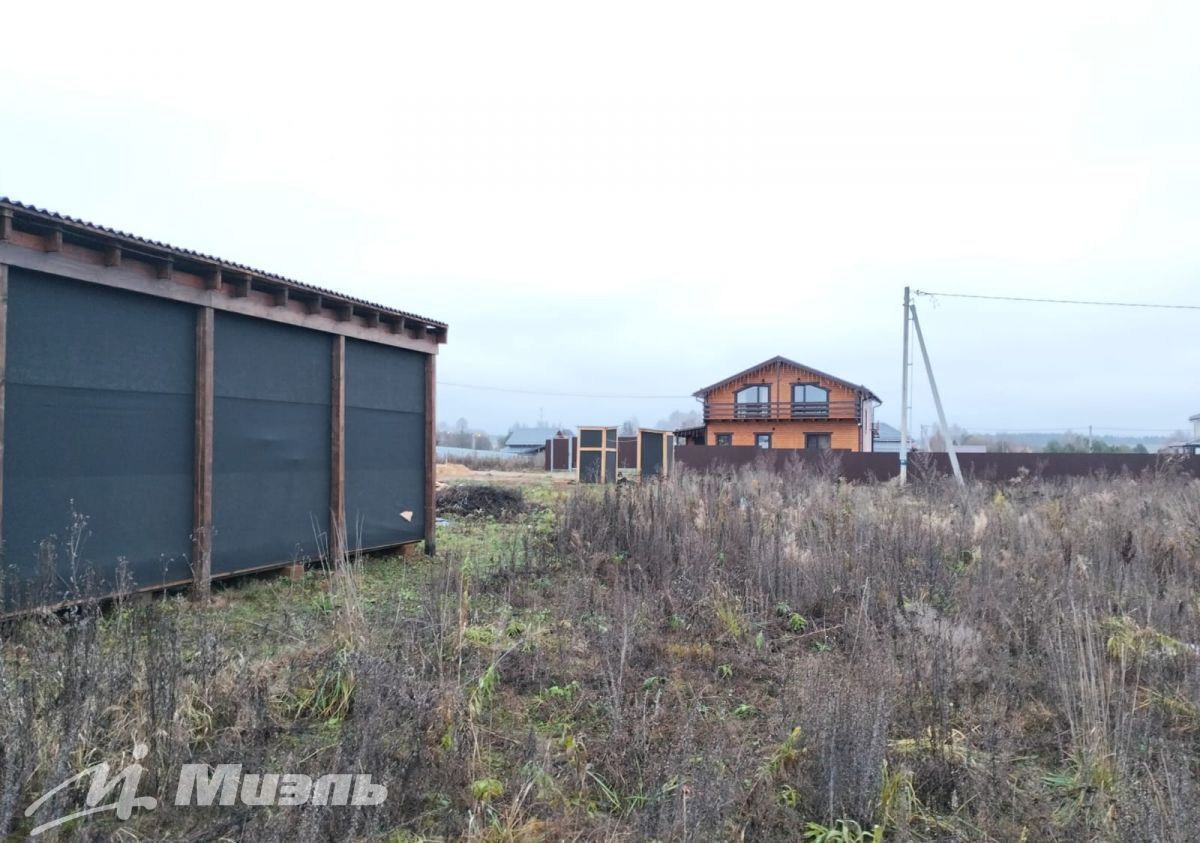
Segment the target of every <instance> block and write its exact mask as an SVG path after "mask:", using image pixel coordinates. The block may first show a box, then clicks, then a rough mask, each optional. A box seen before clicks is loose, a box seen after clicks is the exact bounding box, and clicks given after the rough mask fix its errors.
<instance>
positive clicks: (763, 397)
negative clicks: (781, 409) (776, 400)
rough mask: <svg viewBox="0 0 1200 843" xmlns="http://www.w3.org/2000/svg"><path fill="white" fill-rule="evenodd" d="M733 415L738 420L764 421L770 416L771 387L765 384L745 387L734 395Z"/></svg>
mask: <svg viewBox="0 0 1200 843" xmlns="http://www.w3.org/2000/svg"><path fill="white" fill-rule="evenodd" d="M734 401H735V402H736V406H735V407H734V415H735V416H736V417H737V418H739V419H765V418H767V417H768V416H769V415H770V408H771V387H769V386H767V385H766V384H755V385H754V386H745V387H742V388H741V389H739V390H738V391H737V392H736V393H735V394H734Z"/></svg>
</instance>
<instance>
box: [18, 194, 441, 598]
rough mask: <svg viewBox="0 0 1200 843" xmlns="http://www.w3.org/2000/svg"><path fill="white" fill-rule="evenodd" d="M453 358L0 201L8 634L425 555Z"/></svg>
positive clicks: (217, 263)
mask: <svg viewBox="0 0 1200 843" xmlns="http://www.w3.org/2000/svg"><path fill="white" fill-rule="evenodd" d="M446 337H447V327H446V325H445V324H443V323H441V322H436V321H433V320H430V319H426V318H424V317H421V316H416V315H414V314H411V313H406V312H404V311H400V310H394V309H390V308H385V307H381V306H379V305H375V304H371V303H369V302H365V301H361V300H359V299H354V298H350V297H348V296H343V295H340V294H337V293H333V292H331V291H328V290H324V289H321V288H318V287H312V286H308V285H305V284H301V283H298V282H296V281H291V280H289V279H286V278H282V277H280V276H276V275H270V274H267V273H263V272H259V271H258V270H255V269H251V268H249V267H246V266H241V265H237V264H231V263H229V262H227V261H222V260H220V259H217V258H213V257H209V256H206V255H201V254H198V253H196V252H190V251H186V250H183V249H177V248H175V247H173V246H169V245H166V244H164V243H158V242H154V241H150V240H144V239H142V238H138V237H133V236H131V235H128V234H124V233H122V232H119V231H114V230H112V229H109V228H104V227H101V226H97V225H93V224H91V223H86V222H82V221H80V220H76V219H72V218H70V217H64V216H61V215H59V214H55V213H51V212H48V211H44V210H41V209H38V208H33V207H30V206H27V205H22V204H20V203H17V202H12V201H9V200H7V199H0V434H2V435H0V442H2V443H3V447H2V448H0V468H2V471H0V518H2V520H0V613H2V612H3V611H4V610H6V609H7V610H12V609H14V608H21V607H25V606H30V605H52V604H55V603H58V602H61V601H64V600H70V599H72V598H75V597H79V596H83V595H87V594H91V595H107V594H114V593H117V592H120V591H126V590H144V589H154V588H161V587H163V586H168V585H179V584H184V583H189V582H190V583H193V584H194V585H195V586H196V587H197V588H198V589H200V590H205V589H207V587H208V582H209V580H210V579H211V578H212V577H220V576H227V575H231V574H236V573H241V572H245V571H252V570H260V569H264V568H270V567H279V566H283V565H288V564H292V563H293V562H296V561H300V560H305V559H315V558H320V557H328V556H329V555H331V553H332V554H334V555H336V554H339V553H341V552H342V551H343V550H346V551H351V552H352V551H356V550H368V549H378V548H384V547H392V546H397V545H402V544H407V543H412V542H416V541H420V540H424V541H425V545H426V549H427V550H429V551H432V549H433V529H434V515H433V466H434V464H435V459H434V457H433V448H434V435H433V432H434V430H435V426H434V392H435V361H436V359H437V358H436V355H437V352H438V347H439V345H440V344H441V343H444V342H445V341H446Z"/></svg>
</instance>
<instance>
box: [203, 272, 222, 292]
mask: <svg viewBox="0 0 1200 843" xmlns="http://www.w3.org/2000/svg"><path fill="white" fill-rule="evenodd" d="M221 281H222V278H221V268H220V267H217V268H216V269H213V270H210V271H209V273H208V274H207V275H205V276H204V289H206V290H220V289H221Z"/></svg>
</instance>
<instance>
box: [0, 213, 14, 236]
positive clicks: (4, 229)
mask: <svg viewBox="0 0 1200 843" xmlns="http://www.w3.org/2000/svg"><path fill="white" fill-rule="evenodd" d="M12 220H13V212H12V208H0V240H11V239H12V231H13V228H12Z"/></svg>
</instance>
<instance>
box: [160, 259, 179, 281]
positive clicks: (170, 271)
mask: <svg viewBox="0 0 1200 843" xmlns="http://www.w3.org/2000/svg"><path fill="white" fill-rule="evenodd" d="M174 277H175V259H174V258H164V259H163V262H162V263H160V264H159V265H158V280H160V281H170V280H171V279H172V278H174Z"/></svg>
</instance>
